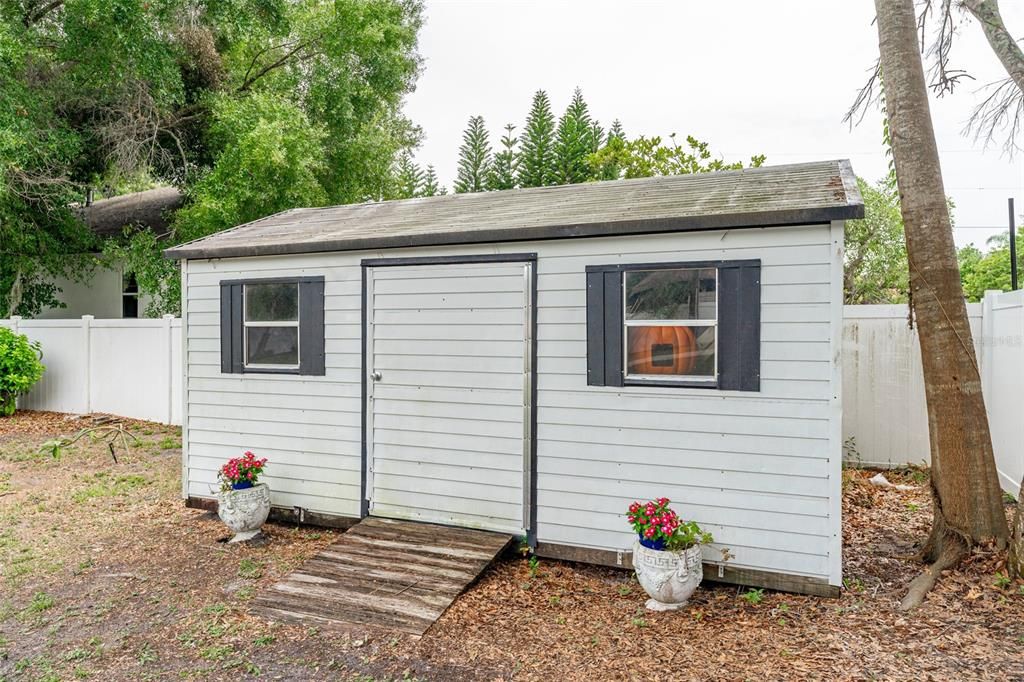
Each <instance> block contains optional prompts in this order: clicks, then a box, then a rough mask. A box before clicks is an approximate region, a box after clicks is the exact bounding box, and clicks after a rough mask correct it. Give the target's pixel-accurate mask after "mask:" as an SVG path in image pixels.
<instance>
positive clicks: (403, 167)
mask: <svg viewBox="0 0 1024 682" xmlns="http://www.w3.org/2000/svg"><path fill="white" fill-rule="evenodd" d="M422 184H423V171H422V170H420V167H419V166H417V165H416V163H415V162H414V161H413V160H412V155H411V154H410V153H409V152H408V151H405V152H402V155H401V156H399V157H398V163H397V166H396V168H395V181H394V189H393V190H392V193H391V196H389V197H388V198H389V199H411V198H413V197H416V196H419V192H420V186H421V185H422Z"/></svg>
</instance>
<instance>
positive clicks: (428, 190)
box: [419, 166, 448, 197]
mask: <svg viewBox="0 0 1024 682" xmlns="http://www.w3.org/2000/svg"><path fill="white" fill-rule="evenodd" d="M443 194H448V190H447V189H445V187H444V185H442V184H440V182H439V181H438V179H437V171H435V170H434V167H433V166H427V172H426V174H425V175H424V176H423V185H422V186H421V188H420V192H419V196H421V197H436V196H440V195H443Z"/></svg>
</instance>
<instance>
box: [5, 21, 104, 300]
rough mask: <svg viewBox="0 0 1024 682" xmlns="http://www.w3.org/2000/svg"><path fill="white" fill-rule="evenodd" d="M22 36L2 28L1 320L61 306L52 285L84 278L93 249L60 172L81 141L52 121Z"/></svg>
mask: <svg viewBox="0 0 1024 682" xmlns="http://www.w3.org/2000/svg"><path fill="white" fill-rule="evenodd" d="M0 8H3V9H4V10H6V9H7V8H6V7H5V6H3V5H0ZM24 33H25V29H24V27H22V26H13V25H11V24H10V23H9V22H6V21H4V22H2V23H0V317H9V316H11V315H22V316H25V317H31V316H32V315H35V314H37V313H39V312H40V311H41V310H42V309H43V308H46V307H50V306H57V305H59V302H58V298H57V295H58V294H59V293H60V292H59V289H58V288H57V287H56V286H55V285H54V283H53V281H54V279H55V278H57V277H68V278H72V279H74V278H76V276H77V277H79V278H81V277H84V276H86V275H88V274H89V271H90V264H91V263H92V259H91V258H90V257H88V256H86V255H83V254H86V253H87V252H88V251H90V250H91V249H93V248H94V247H95V243H94V240H93V237H92V233H91V232H90V231H89V230H88V229H87V228H86V227H85V226H84V225H83V224H82V223H81V222H80V221H78V220H77V219H76V217H75V214H74V212H73V211H72V210H71V208H70V206H71V203H72V202H73V201H76V200H78V199H80V198H81V194H80V193H79V192H78V191H77V188H76V187H75V185H74V183H73V182H71V181H70V180H69V178H68V177H67V175H66V172H65V169H67V168H70V167H72V166H73V165H74V164H75V162H76V159H77V158H78V157H79V155H80V153H81V151H82V148H83V145H84V144H85V142H84V141H83V139H82V136H81V135H80V134H79V133H78V131H76V130H75V129H74V128H73V127H72V126H71V125H70V124H69V123H68V122H66V121H64V120H62V119H61V118H60V117H58V116H56V115H55V111H57V109H58V108H59V107H60V106H61V105H62V102H61V101H60V96H59V93H55V92H51V91H49V90H47V89H42V88H35V87H32V85H31V82H30V80H29V79H28V77H27V75H28V73H29V72H30V71H32V69H33V68H34V63H35V62H36V60H37V58H38V57H37V50H36V49H35V48H34V46H33V45H32V42H31V41H27V40H25V39H24V35H23V34H24Z"/></svg>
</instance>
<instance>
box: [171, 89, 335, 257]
mask: <svg viewBox="0 0 1024 682" xmlns="http://www.w3.org/2000/svg"><path fill="white" fill-rule="evenodd" d="M208 134H209V136H210V138H211V140H212V143H211V149H212V150H213V153H214V154H215V155H216V158H217V162H216V163H215V164H214V166H213V168H212V169H210V171H209V172H207V173H204V174H203V175H202V176H201V177H200V178H199V179H198V181H196V182H195V183H194V184H193V185H192V187H191V188H190V199H191V201H190V202H189V204H188V205H187V206H185V207H184V208H182V209H180V210H179V211H178V213H177V215H176V216H175V219H174V225H173V227H174V235H175V238H176V239H177V240H181V241H188V240H191V239H198V238H199V237H203V236H206V235H208V234H211V233H213V232H217V231H219V230H224V229H227V228H229V227H234V226H235V225H238V224H240V223H245V222H249V221H250V220H256V219H257V218H262V217H263V216H266V215H270V214H271V213H277V212H279V211H283V210H285V209H288V208H294V207H296V206H320V205H323V204H324V203H327V202H328V201H329V200H330V192H329V190H328V189H327V188H326V187H324V185H323V184H322V180H323V178H324V175H323V171H324V170H325V167H326V165H327V162H326V159H325V158H324V155H323V153H322V152H323V142H324V140H325V138H326V137H327V130H326V127H325V126H323V125H317V124H315V123H313V122H312V121H310V120H309V117H308V116H307V115H306V113H305V111H303V109H302V108H300V107H299V106H297V105H296V104H294V103H292V102H291V101H289V100H288V99H287V98H285V97H282V96H280V95H277V94H272V93H263V92H256V93H253V94H251V95H250V96H248V97H245V98H241V99H238V98H233V97H225V98H221V99H219V100H218V101H217V102H216V103H214V105H213V123H212V125H211V127H210V130H209V133H208ZM254 180H256V181H254Z"/></svg>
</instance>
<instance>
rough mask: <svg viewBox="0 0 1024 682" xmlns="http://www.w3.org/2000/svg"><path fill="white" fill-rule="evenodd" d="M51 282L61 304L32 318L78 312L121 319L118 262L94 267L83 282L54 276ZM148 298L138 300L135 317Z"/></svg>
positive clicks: (67, 316) (75, 315) (70, 315)
mask: <svg viewBox="0 0 1024 682" xmlns="http://www.w3.org/2000/svg"><path fill="white" fill-rule="evenodd" d="M53 283H54V284H56V285H57V287H58V288H60V293H58V294H57V299H58V300H60V301H61V302H62V303H63V304H64V307H63V308H46V309H45V310H43V311H42V312H40V313H39V314H38V315H36V316H35V319H37V320H67V319H71V318H80V317H82V315H92V316H93V317H95V318H96V319H97V320H117V319H121V317H122V315H121V313H122V307H121V306H122V300H121V299H122V296H123V291H124V285H123V281H122V272H121V265H120V263H119V262H116V261H115V262H114V263H112V265H111V267H103V266H97V267H96V268H95V269H94V270H93V272H92V274H91V275H90V276H89V278H88V279H87V280H86V281H84V282H78V281H74V280H70V279H67V278H64V277H58V278H56V279H54V280H53ZM150 300H151V299H150V298H149V297H148V296H142V297H141V298H140V299H139V317H142V316H143V315H144V314H145V310H146V306H147V305H149V302H150Z"/></svg>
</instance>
